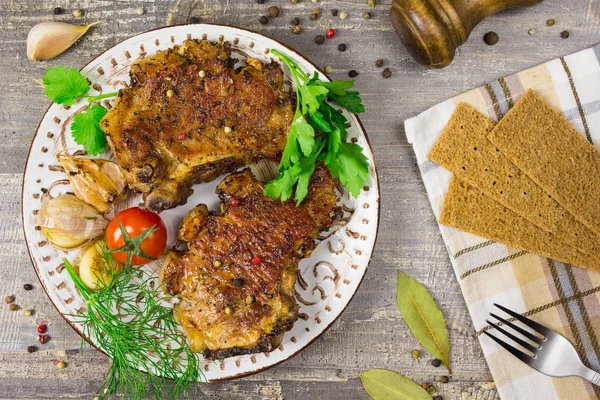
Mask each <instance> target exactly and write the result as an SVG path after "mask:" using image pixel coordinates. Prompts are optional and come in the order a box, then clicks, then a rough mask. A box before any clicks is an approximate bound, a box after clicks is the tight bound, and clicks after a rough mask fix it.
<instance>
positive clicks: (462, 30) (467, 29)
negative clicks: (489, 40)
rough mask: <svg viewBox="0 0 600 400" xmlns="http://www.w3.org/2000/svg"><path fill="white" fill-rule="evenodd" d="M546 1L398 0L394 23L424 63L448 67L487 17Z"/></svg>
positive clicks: (415, 55) (394, 4)
mask: <svg viewBox="0 0 600 400" xmlns="http://www.w3.org/2000/svg"><path fill="white" fill-rule="evenodd" d="M542 1H543V0H394V2H393V4H392V10H391V16H392V23H393V24H394V28H395V29H396V32H397V33H398V35H399V36H400V40H401V41H402V43H404V46H406V48H407V49H408V51H409V52H410V53H411V54H412V56H413V57H414V58H415V59H416V60H417V61H418V62H419V63H421V64H423V65H427V66H429V67H433V68H444V67H445V66H447V65H449V64H450V63H451V62H452V60H453V59H454V53H455V51H456V49H457V48H458V47H459V46H460V45H462V44H463V43H464V42H465V41H466V40H467V38H468V37H469V34H470V33H471V31H472V30H473V28H475V26H476V25H477V24H478V23H480V22H481V21H482V20H483V19H485V18H486V17H488V16H490V15H492V14H494V13H496V12H498V11H501V10H504V9H507V8H512V7H529V6H533V5H535V4H537V3H540V2H542Z"/></svg>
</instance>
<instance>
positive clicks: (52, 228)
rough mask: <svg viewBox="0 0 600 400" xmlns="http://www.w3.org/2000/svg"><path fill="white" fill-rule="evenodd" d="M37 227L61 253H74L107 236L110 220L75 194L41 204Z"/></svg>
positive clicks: (36, 221)
mask: <svg viewBox="0 0 600 400" xmlns="http://www.w3.org/2000/svg"><path fill="white" fill-rule="evenodd" d="M35 224H36V225H37V226H39V227H40V230H41V231H42V233H43V234H44V235H45V236H46V237H47V238H48V240H50V242H51V243H52V244H53V245H54V246H55V247H57V248H59V249H61V250H72V249H76V248H78V247H81V246H83V245H84V244H86V243H88V242H89V241H90V240H92V239H95V238H97V237H98V236H100V235H102V234H104V231H105V229H106V226H107V225H108V221H107V220H106V219H105V218H104V217H103V216H102V215H101V214H100V213H99V212H98V211H97V210H96V209H95V208H94V207H92V206H90V205H89V204H86V203H85V202H84V201H82V200H80V199H79V198H77V197H76V196H73V195H72V194H61V195H60V196H58V197H55V198H53V199H50V200H48V201H46V202H45V203H44V204H42V207H41V208H40V210H39V212H38V215H37V217H36V218H35Z"/></svg>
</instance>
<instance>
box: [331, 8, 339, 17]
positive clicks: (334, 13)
mask: <svg viewBox="0 0 600 400" xmlns="http://www.w3.org/2000/svg"><path fill="white" fill-rule="evenodd" d="M338 12H339V11H338V10H337V8H334V9H332V10H331V15H333V16H334V17H337V16H338Z"/></svg>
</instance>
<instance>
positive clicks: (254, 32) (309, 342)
mask: <svg viewBox="0 0 600 400" xmlns="http://www.w3.org/2000/svg"><path fill="white" fill-rule="evenodd" d="M182 26H191V27H194V28H200V27H202V26H212V27H223V28H233V29H238V30H241V31H245V32H248V33H251V34H254V35H258V36H262V37H264V38H266V39H269V40H272V41H274V42H276V43H277V44H279V45H280V46H282V47H284V48H285V49H286V50H287V51H289V52H291V53H295V54H297V55H298V56H300V57H301V58H303V59H304V60H305V61H306V62H307V63H309V64H310V65H311V66H312V67H313V68H315V70H317V71H318V72H319V73H320V74H321V75H323V76H325V77H328V76H327V74H325V72H324V71H323V70H322V69H321V68H320V67H319V66H318V65H316V64H315V63H314V62H312V61H311V60H310V59H309V58H308V57H306V56H304V54H302V53H301V52H299V51H297V50H295V49H294V48H292V47H291V46H289V45H287V44H285V43H283V42H281V41H280V40H278V39H274V38H272V37H270V36H268V35H265V34H262V33H259V32H256V31H253V30H251V29H247V28H242V27H238V26H231V25H226V24H217V23H201V24H190V23H185V24H174V25H169V26H163V27H158V28H154V29H149V30H147V31H144V32H140V33H137V34H135V35H132V36H129V37H127V38H125V39H123V40H121V41H120V42H118V43H116V44H114V45H113V46H111V47H110V48H108V49H106V50H104V51H102V52H101V53H99V54H97V55H96V56H95V57H93V58H92V59H90V60H89V61H88V62H87V63H86V64H85V65H84V66H82V67H81V68H80V69H79V71H81V70H83V69H85V68H86V67H87V66H88V65H90V64H91V63H93V62H94V61H96V60H97V59H98V58H100V57H101V56H103V55H104V54H105V53H107V52H109V51H111V50H112V49H113V48H115V47H116V46H118V45H120V44H121V43H123V42H126V41H127V40H130V39H132V38H135V37H138V36H141V35H144V34H147V33H150V32H157V31H161V30H168V29H172V28H175V27H182ZM328 79H329V78H328ZM52 105H54V102H51V103H50V105H49V106H48V108H47V109H46V111H45V112H44V114H43V115H42V117H41V119H40V122H39V123H38V126H37V128H36V130H35V134H34V135H33V137H32V139H31V144H30V146H29V150H28V151H27V158H26V161H25V167H24V170H23V178H22V180H21V223H22V226H23V237H24V239H25V245H26V247H27V254H28V256H29V259H30V261H31V264H32V267H33V270H34V271H35V274H36V276H37V278H38V280H39V282H40V285H41V287H42V289H43V290H44V292H45V294H46V297H47V298H48V299H49V300H50V303H52V306H53V307H54V308H55V309H56V311H57V312H58V314H59V315H60V316H61V317H62V318H63V320H64V321H65V322H66V323H67V324H68V325H69V326H70V327H71V328H72V329H73V330H74V331H75V332H77V334H78V335H79V336H80V337H82V338H83V339H84V340H85V341H86V342H87V343H89V344H90V345H91V346H92V347H93V348H95V349H96V350H98V351H100V352H101V353H102V354H104V355H106V356H108V354H106V352H105V351H104V350H103V349H102V348H100V347H98V346H97V345H96V344H95V343H94V342H93V341H92V340H91V339H90V338H89V337H88V336H86V335H84V334H83V332H81V330H80V329H79V328H78V327H77V326H75V324H74V323H73V322H72V321H70V320H69V319H68V318H67V317H66V316H65V314H64V313H63V312H61V310H60V309H59V308H58V306H57V305H56V303H55V302H54V301H53V300H52V297H51V296H50V294H49V292H48V288H47V287H46V285H45V284H44V281H43V280H42V278H41V277H40V273H39V266H38V264H37V262H36V261H35V259H34V257H33V255H32V252H31V247H30V246H29V242H28V238H27V232H26V226H25V178H26V172H27V169H28V167H29V161H30V156H31V150H32V148H33V145H34V143H35V139H36V138H37V136H38V133H39V131H40V127H41V125H42V122H43V121H44V120H45V118H46V115H47V114H48V112H49V111H50V108H51V107H52ZM352 116H353V117H354V118H355V119H356V122H357V123H358V125H359V126H360V130H361V131H362V133H363V135H364V137H365V140H366V142H367V144H368V145H369V148H370V150H371V154H372V160H371V162H372V164H373V175H374V178H375V182H376V184H377V198H376V199H375V201H376V202H377V226H376V228H375V237H374V239H373V246H372V250H373V249H375V247H376V245H377V239H378V234H379V224H380V221H381V204H380V199H381V192H380V181H379V172H378V169H377V163H376V160H375V155H374V152H373V146H372V144H371V140H370V139H369V136H368V134H367V131H366V130H365V128H364V125H363V123H362V121H361V120H360V118H359V117H358V115H356V114H352ZM372 259H373V254H372V253H371V255H370V257H369V260H368V261H367V263H366V265H365V269H364V273H363V274H362V276H361V277H360V281H359V282H358V284H357V286H356V289H355V290H354V292H353V293H352V295H351V296H350V299H349V300H348V302H347V303H346V305H345V306H344V307H343V308H342V309H341V310H340V312H339V313H338V315H337V316H335V317H334V318H333V320H332V321H331V322H330V323H329V324H327V325H326V326H325V327H324V328H323V330H322V331H321V332H319V333H318V334H317V335H315V336H314V337H313V338H312V339H310V340H309V341H308V342H307V343H306V344H305V345H303V346H302V347H300V348H299V349H298V350H296V351H294V352H293V353H291V354H290V355H289V356H287V357H286V358H284V359H282V360H280V361H277V362H275V363H272V364H269V365H265V366H263V367H258V368H257V369H253V370H249V371H245V372H240V373H238V374H233V375H231V376H227V377H224V378H217V379H210V380H207V381H206V383H208V382H223V381H229V380H233V379H239V378H242V377H246V376H249V375H254V374H257V373H259V372H262V371H265V370H268V369H270V368H273V367H276V366H278V365H280V364H282V363H283V362H285V361H288V360H290V359H291V358H293V357H295V356H296V355H298V354H299V353H300V352H302V351H303V350H304V349H306V348H307V347H309V346H310V345H311V344H313V343H314V342H315V341H316V340H317V339H319V338H320V337H321V336H322V335H323V334H325V333H326V332H327V331H328V330H329V328H330V327H331V326H332V325H333V324H334V323H335V322H336V321H337V320H338V319H339V318H340V316H341V315H342V314H343V313H344V311H345V310H346V308H348V305H349V304H350V302H352V300H353V299H354V296H355V295H356V293H357V292H358V290H359V289H360V286H361V285H362V282H363V281H364V279H365V276H366V274H367V271H368V270H369V266H370V264H371V261H372Z"/></svg>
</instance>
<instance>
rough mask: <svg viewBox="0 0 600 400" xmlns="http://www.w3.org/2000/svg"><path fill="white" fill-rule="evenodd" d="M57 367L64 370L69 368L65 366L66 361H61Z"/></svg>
mask: <svg viewBox="0 0 600 400" xmlns="http://www.w3.org/2000/svg"><path fill="white" fill-rule="evenodd" d="M56 366H57V367H58V369H63V368H65V367H66V366H67V364H65V362H64V361H61V362H59V363H58V364H56Z"/></svg>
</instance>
